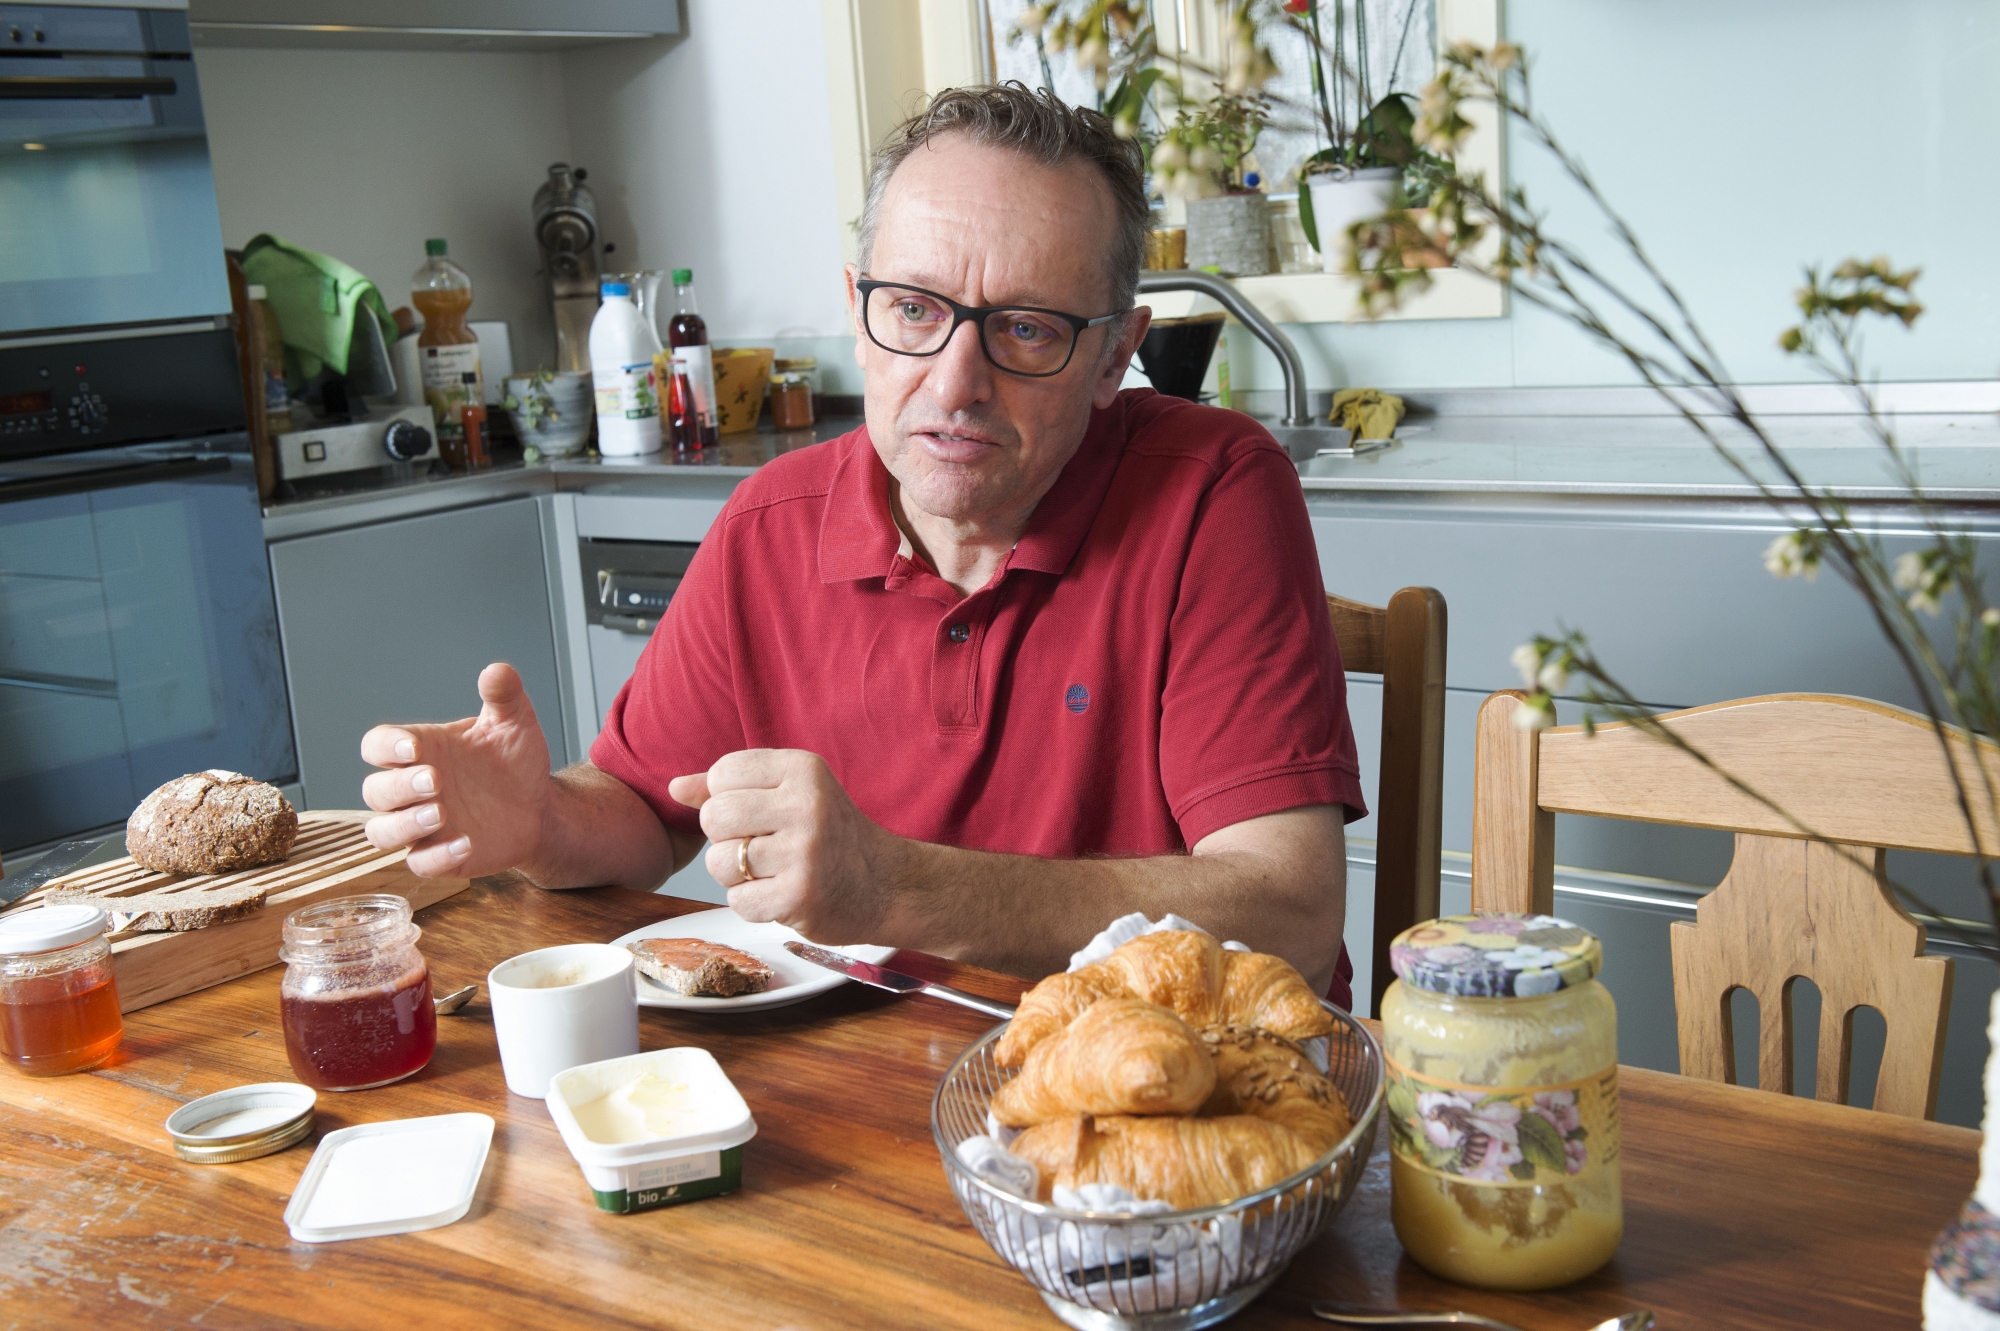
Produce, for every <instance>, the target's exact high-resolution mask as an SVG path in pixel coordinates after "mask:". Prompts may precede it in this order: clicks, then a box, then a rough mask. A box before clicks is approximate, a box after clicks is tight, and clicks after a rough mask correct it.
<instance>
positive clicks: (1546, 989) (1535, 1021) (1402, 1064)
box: [1381, 915, 1624, 1289]
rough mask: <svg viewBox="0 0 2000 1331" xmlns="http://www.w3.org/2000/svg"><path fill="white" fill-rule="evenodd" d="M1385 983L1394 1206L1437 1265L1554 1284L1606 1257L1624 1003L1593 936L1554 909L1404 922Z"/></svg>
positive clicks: (1485, 1280)
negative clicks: (1614, 992)
mask: <svg viewBox="0 0 2000 1331" xmlns="http://www.w3.org/2000/svg"><path fill="white" fill-rule="evenodd" d="M1389 961H1390V965H1391V966H1393V967H1394V969H1395V972H1396V977H1397V979H1396V983H1394V984H1392V985H1390V986H1389V989H1388V992H1387V993H1385V994H1384V995H1383V996H1382V1014H1381V1015H1382V1049H1383V1053H1384V1054H1385V1055H1386V1057H1387V1061H1388V1094H1387V1099H1386V1101H1385V1107H1384V1115H1385V1117H1387V1118H1388V1120H1389V1129H1390V1160H1389V1171H1390V1187H1391V1206H1390V1213H1391V1216H1392V1218H1393V1219H1394V1221H1395V1226H1396V1237H1397V1239H1398V1240H1400V1241H1401V1243H1402V1245H1403V1248H1404V1250H1405V1251H1407V1252H1408V1253H1409V1254H1410V1256H1411V1257H1412V1258H1414V1259H1415V1260H1416V1261H1417V1262H1418V1263H1419V1264H1420V1265H1422V1266H1423V1267H1424V1268H1426V1269H1427V1270H1429V1271H1431V1272H1433V1273H1435V1274H1437V1275H1440V1276H1443V1277H1444V1278H1445V1279H1447V1280H1454V1281H1457V1282H1459V1283H1460V1284H1465V1285H1477V1286H1481V1287H1483V1288H1486V1289H1547V1288H1549V1287H1551V1286H1555V1285H1563V1284H1567V1283H1569V1282H1570V1281H1572V1280H1577V1279H1580V1278H1582V1277H1583V1276H1586V1275H1589V1274H1590V1273H1591V1272H1592V1271H1595V1270H1596V1269H1597V1268H1598V1267H1600V1266H1602V1265H1604V1263H1605V1262H1607V1261H1609V1260H1610V1259H1611V1254H1612V1253H1613V1252H1615V1251H1616V1250H1617V1248H1618V1240H1619V1238H1620V1237H1621V1235H1622V1234H1623V1232H1624V1209H1623V1204H1622V1202H1621V1200H1620V1194H1619V1181H1618V1013H1617V1008H1616V1006H1615V1005H1614V1004H1613V1003H1612V1001H1611V995H1610V993H1609V992H1607V991H1606V990H1605V988H1604V986H1603V985H1602V984H1600V983H1599V982H1598V980H1597V973H1598V971H1599V969H1600V968H1601V967H1602V965H1603V961H1604V950H1603V948H1602V946H1601V945H1600V944H1599V943H1598V941H1597V939H1596V937H1595V936H1594V935H1592V934H1591V933H1590V932H1589V931H1587V930H1584V929H1580V928H1578V927H1577V926H1576V925H1573V924H1571V923H1569V922H1568V921H1566V920H1559V919H1557V918H1556V917H1554V916H1552V915H1458V916H1452V917H1450V918H1447V919H1442V920H1434V921H1432V922H1431V923H1429V924H1420V925H1418V926H1417V927H1416V928H1414V929H1410V930H1406V931H1405V932H1404V933H1403V934H1402V935H1401V936H1399V937H1398V938H1397V939H1396V941H1395V943H1394V944H1392V945H1391V947H1390V950H1389Z"/></svg>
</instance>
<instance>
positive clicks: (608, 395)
mask: <svg viewBox="0 0 2000 1331" xmlns="http://www.w3.org/2000/svg"><path fill="white" fill-rule="evenodd" d="M602 291H603V294H604V303H603V304H602V305H600V306H598V307H597V316H596V317H595V318H594V319H592V320H591V321H590V380H591V388H592V389H593V390H594V391H595V393H596V395H597V451H598V452H600V453H602V454H603V455H604V456H606V457H639V456H641V455H642V454H646V453H657V452H659V451H660V391H659V384H658V382H657V381H656V380H655V378H654V374H653V362H654V359H655V358H656V357H657V356H658V355H659V354H660V338H659V335H658V334H656V333H655V332H654V331H653V325H652V321H651V320H649V319H647V318H646V316H645V315H643V314H641V313H640V312H639V307H638V306H637V305H635V304H633V303H632V288H631V287H630V286H628V285H626V284H625V283H623V282H606V283H605V284H604V286H603V288H602Z"/></svg>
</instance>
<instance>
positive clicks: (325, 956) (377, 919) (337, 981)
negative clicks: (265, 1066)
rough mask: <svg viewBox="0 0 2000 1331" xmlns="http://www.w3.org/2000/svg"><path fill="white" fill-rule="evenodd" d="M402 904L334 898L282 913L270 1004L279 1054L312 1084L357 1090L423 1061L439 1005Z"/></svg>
mask: <svg viewBox="0 0 2000 1331" xmlns="http://www.w3.org/2000/svg"><path fill="white" fill-rule="evenodd" d="M422 933H423V931H422V930H421V929H419V928H417V926H416V925H414V924H412V923H411V922H410V903H409V902H408V901H405V900H404V899H403V898H402V897H399V896H393V895H389V894H383V893H373V894H370V895H367V896H358V897H338V898H336V899H334V900H332V901H322V902H318V903H316V904H314V905H311V906H306V907H304V908H303V909H300V910H295V911H293V912H292V913H291V914H290V915H287V916H286V917H285V927H284V945H283V946H282V947H280V948H279V950H278V956H279V957H280V958H281V959H282V960H283V961H284V962H285V978H284V982H283V983H282V984H280V985H279V988H278V1004H279V1008H280V1011H281V1017H282V1020H283V1024H284V1028H285V1055H286V1057H288V1058H290V1059H291V1062H292V1071H293V1072H294V1073H296V1074H297V1075H298V1079H299V1080H300V1081H302V1082H304V1083H305V1084H306V1085H308V1086H310V1087H312V1088H313V1089H314V1090H320V1091H365V1090H367V1089H369V1088H370V1087H374V1086H387V1085H388V1084H389V1083H390V1082H392V1081H401V1080H402V1079H403V1078H405V1077H407V1076H409V1075H410V1074H411V1073H413V1072H416V1071H417V1070H418V1069H420V1068H422V1067H423V1066H424V1065H425V1064H426V1063H428V1062H430V1061H431V1054H432V1052H433V1051H434V1050H435V1049H436V1048H437V1009H436V1008H435V1007H433V1006H432V1004H431V974H430V967H429V966H428V965H427V964H425V962H424V958H423V954H422V953H421V952H418V951H417V939H418V938H419V937H420V936H421V935H422Z"/></svg>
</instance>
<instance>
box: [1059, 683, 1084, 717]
mask: <svg viewBox="0 0 2000 1331" xmlns="http://www.w3.org/2000/svg"><path fill="white" fill-rule="evenodd" d="M1063 706H1065V707H1067V708H1069V709H1070V710H1071V711H1072V712H1075V713H1076V714H1077V715H1078V716H1081V715H1083V714H1084V713H1085V712H1087V711H1089V710H1090V690H1089V689H1086V688H1085V687H1083V685H1081V684H1072V685H1070V686H1069V692H1068V693H1065V694H1063Z"/></svg>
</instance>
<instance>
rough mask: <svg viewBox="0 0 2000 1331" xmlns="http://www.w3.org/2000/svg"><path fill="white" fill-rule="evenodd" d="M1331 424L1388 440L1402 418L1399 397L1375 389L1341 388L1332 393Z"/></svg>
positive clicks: (1358, 436)
mask: <svg viewBox="0 0 2000 1331" xmlns="http://www.w3.org/2000/svg"><path fill="white" fill-rule="evenodd" d="M1327 419H1328V420H1330V421H1332V422H1333V423H1334V424H1335V425H1340V426H1345V427H1346V428H1347V429H1350V430H1353V431H1354V432H1355V435H1356V437H1357V438H1361V439H1388V438H1391V437H1393V436H1394V435H1395V433H1396V422H1397V421H1400V420H1402V419H1403V399H1401V398H1399V397H1397V396H1396V395H1395V394H1394V393H1385V392H1383V391H1382V390H1381V389H1379V388H1343V389H1341V390H1340V391H1339V392H1338V393H1335V394H1334V395H1333V414H1332V415H1330V416H1328V417H1327Z"/></svg>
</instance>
